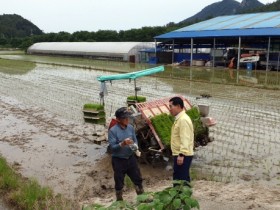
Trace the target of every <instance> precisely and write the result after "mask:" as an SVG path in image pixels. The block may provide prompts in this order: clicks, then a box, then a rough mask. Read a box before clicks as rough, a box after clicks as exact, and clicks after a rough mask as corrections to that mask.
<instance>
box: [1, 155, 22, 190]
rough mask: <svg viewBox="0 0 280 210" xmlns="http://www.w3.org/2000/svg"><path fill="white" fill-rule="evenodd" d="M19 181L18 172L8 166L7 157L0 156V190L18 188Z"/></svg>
mask: <svg viewBox="0 0 280 210" xmlns="http://www.w3.org/2000/svg"><path fill="white" fill-rule="evenodd" d="M18 186H19V182H18V179H17V176H16V174H15V173H14V172H13V170H12V169H11V168H10V167H9V166H8V164H7V162H6V160H5V159H3V158H0V191H2V190H6V191H10V190H13V189H17V187H18Z"/></svg>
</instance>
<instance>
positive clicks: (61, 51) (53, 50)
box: [27, 42, 155, 63]
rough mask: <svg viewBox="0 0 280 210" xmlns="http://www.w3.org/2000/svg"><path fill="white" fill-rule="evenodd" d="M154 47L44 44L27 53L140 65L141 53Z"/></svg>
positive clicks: (137, 43) (107, 44) (122, 44)
mask: <svg viewBox="0 0 280 210" xmlns="http://www.w3.org/2000/svg"><path fill="white" fill-rule="evenodd" d="M154 47H155V43H154V42H42V43H35V44H33V45H32V46H30V47H29V48H28V50H27V53H28V54H49V55H69V56H84V57H90V58H96V59H109V60H119V61H130V62H133V63H135V62H136V63H138V62H141V61H143V60H145V58H143V57H141V56H142V55H141V51H143V50H150V49H154Z"/></svg>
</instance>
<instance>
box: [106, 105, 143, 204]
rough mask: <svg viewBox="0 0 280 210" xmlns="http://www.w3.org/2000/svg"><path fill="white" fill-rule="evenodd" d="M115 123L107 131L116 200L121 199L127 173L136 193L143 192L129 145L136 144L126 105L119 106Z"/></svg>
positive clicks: (140, 178)
mask: <svg viewBox="0 0 280 210" xmlns="http://www.w3.org/2000/svg"><path fill="white" fill-rule="evenodd" d="M115 116H116V120H117V124H116V125H114V126H113V127H112V128H110V130H109V133H108V139H109V144H110V147H111V151H112V166H113V170H114V180H115V190H116V198H117V201H120V200H123V197H122V194H123V186H124V177H125V175H126V174H127V175H128V176H129V177H130V179H131V181H132V182H133V183H134V185H135V190H136V193H137V195H139V194H142V193H143V192H144V190H143V185H142V176H141V172H140V169H139V167H138V164H137V159H136V157H135V155H134V151H133V150H132V149H131V148H130V146H129V145H132V144H134V143H135V144H138V142H137V138H136V135H135V130H134V128H133V126H132V125H130V124H129V120H128V118H129V116H130V112H129V111H128V110H127V108H126V107H122V108H119V109H118V110H117V111H116V113H115Z"/></svg>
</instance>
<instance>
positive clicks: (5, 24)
mask: <svg viewBox="0 0 280 210" xmlns="http://www.w3.org/2000/svg"><path fill="white" fill-rule="evenodd" d="M41 34H43V32H42V31H41V30H40V29H39V28H38V27H37V26H36V25H34V24H33V23H31V22H30V21H28V20H26V19H24V18H23V17H21V16H19V15H16V14H14V15H8V14H4V15H0V38H14V37H18V38H20V37H27V36H30V35H41Z"/></svg>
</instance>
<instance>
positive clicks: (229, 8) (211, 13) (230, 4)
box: [180, 0, 264, 24]
mask: <svg viewBox="0 0 280 210" xmlns="http://www.w3.org/2000/svg"><path fill="white" fill-rule="evenodd" d="M263 6H264V4H262V3H260V2H259V1H258V0H243V1H242V2H241V3H239V2H238V1H235V0H223V1H219V2H216V3H213V4H210V5H208V6H206V7H204V8H203V9H202V10H201V11H200V12H198V13H197V14H195V15H193V16H191V17H189V18H187V19H185V20H183V21H181V22H180V24H184V23H190V22H197V21H200V20H206V19H210V18H213V17H217V16H222V15H234V14H239V13H241V12H244V11H247V10H251V9H255V8H262V7H263Z"/></svg>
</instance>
